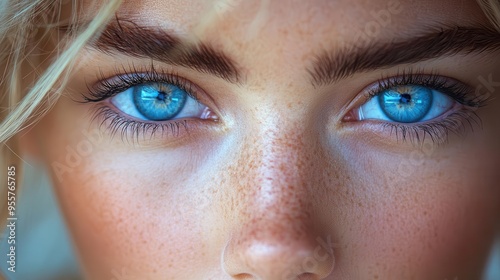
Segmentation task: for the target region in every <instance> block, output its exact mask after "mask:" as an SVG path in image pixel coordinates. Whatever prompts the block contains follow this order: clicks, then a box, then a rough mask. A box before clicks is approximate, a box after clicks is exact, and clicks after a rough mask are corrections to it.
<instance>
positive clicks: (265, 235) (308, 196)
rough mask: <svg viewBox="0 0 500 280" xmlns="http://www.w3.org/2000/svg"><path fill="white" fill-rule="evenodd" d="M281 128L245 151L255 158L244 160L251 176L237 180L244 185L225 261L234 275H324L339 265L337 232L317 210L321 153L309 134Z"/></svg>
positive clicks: (287, 278) (282, 279)
mask: <svg viewBox="0 0 500 280" xmlns="http://www.w3.org/2000/svg"><path fill="white" fill-rule="evenodd" d="M281 132H282V133H281V134H278V133H275V134H273V133H266V134H265V135H260V136H257V137H256V138H255V139H251V140H249V141H252V142H251V143H252V145H251V147H252V149H251V150H250V149H246V151H249V152H248V153H249V154H248V153H245V154H242V155H240V157H242V158H243V159H244V160H246V161H247V162H248V161H251V162H252V163H251V164H246V165H245V164H240V165H239V166H240V167H239V168H241V170H240V172H241V173H240V174H245V175H246V176H244V178H243V177H242V176H240V177H239V181H238V182H236V181H233V184H232V186H231V187H232V188H233V190H234V189H238V191H235V192H233V196H234V197H233V199H232V202H231V205H236V206H235V207H234V208H232V215H231V217H232V220H233V223H232V226H231V230H230V237H229V238H228V240H227V243H226V246H225V248H224V250H223V254H222V266H223V269H224V271H225V272H226V274H228V275H229V276H231V278H232V279H262V280H267V279H269V280H292V279H307V280H319V279H325V277H327V276H328V275H330V274H331V272H332V271H333V268H334V263H335V262H334V252H333V246H332V244H331V239H332V237H331V236H325V233H326V232H323V231H322V230H321V225H320V224H324V222H323V221H319V220H318V219H319V218H318V215H314V213H315V212H317V211H315V207H319V206H318V205H317V202H318V201H319V200H320V198H318V196H319V195H318V193H321V191H319V189H318V188H320V187H321V186H320V185H321V184H322V183H321V181H322V180H321V178H320V177H321V176H322V175H321V170H322V169H321V165H322V161H321V157H320V156H317V154H318V153H317V151H316V152H314V148H312V147H314V146H315V145H314V144H313V143H304V141H307V140H305V139H304V137H302V136H303V135H304V134H288V135H286V133H283V131H281ZM247 147H248V146H247ZM318 165H319V166H318ZM243 166H246V167H243ZM318 171H319V172H318ZM235 177H236V176H235ZM242 178H243V179H242ZM323 187H324V186H323ZM316 214H317V213H316ZM325 240H327V242H325Z"/></svg>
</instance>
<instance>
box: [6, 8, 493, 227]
mask: <svg viewBox="0 0 500 280" xmlns="http://www.w3.org/2000/svg"><path fill="white" fill-rule="evenodd" d="M231 1H233V0H220V1H219V2H218V3H217V4H219V5H218V6H217V5H215V8H217V7H219V10H218V11H215V12H220V11H221V10H220V7H228V6H230V5H228V4H230V3H229V2H231ZM477 1H478V3H479V5H480V6H481V8H482V10H483V11H484V13H485V14H486V16H487V17H488V19H489V20H490V21H491V23H492V24H493V26H494V27H495V28H497V29H498V30H499V32H500V1H498V0H477ZM54 2H55V3H54ZM68 2H69V3H68ZM121 2H122V0H110V1H108V3H107V4H105V5H103V6H101V7H100V8H99V9H98V13H97V14H96V16H94V17H93V19H92V20H91V21H90V22H88V23H85V22H83V23H82V22H79V21H78V16H77V15H78V14H79V13H78V11H77V7H78V0H65V1H46V0H3V1H1V2H0V22H1V23H2V24H1V25H0V65H1V67H2V68H3V72H2V73H1V76H0V77H1V79H0V92H1V94H0V121H1V122H0V156H1V161H0V170H1V171H0V182H1V184H2V186H5V182H6V181H7V178H6V170H7V166H11V165H15V166H16V169H17V173H18V174H19V172H20V171H21V170H20V169H21V164H20V161H21V158H20V157H19V155H17V154H16V151H17V150H18V141H17V139H16V134H17V133H19V132H21V131H22V130H23V129H26V128H27V127H29V126H30V125H32V124H33V123H34V122H36V121H37V120H39V119H40V118H41V117H42V116H43V115H44V113H46V112H47V111H48V110H49V109H50V107H51V106H52V105H53V104H54V103H55V101H56V100H57V99H58V97H59V96H60V91H61V89H62V88H63V87H64V83H65V81H66V80H67V78H68V77H67V75H68V73H69V71H68V70H69V69H70V68H71V67H72V66H73V65H72V61H73V58H74V57H75V56H76V55H77V54H78V53H79V52H80V50H81V49H82V48H83V47H84V45H85V44H86V43H87V41H88V40H91V39H92V38H93V37H94V36H96V34H98V33H99V31H100V30H101V28H102V27H103V26H105V25H106V23H107V21H108V20H110V19H111V18H112V17H113V15H114V13H115V11H116V10H117V9H118V7H119V5H120V4H121ZM267 2H268V0H265V1H263V3H264V4H265V3H267ZM64 4H69V5H71V7H73V10H72V13H71V15H70V17H69V18H67V19H65V21H64V22H63V21H61V18H60V12H61V7H62V5H64ZM264 4H263V5H264ZM47 14H48V16H46V15H47ZM209 15H210V13H209ZM211 16H213V14H212V15H211ZM207 20H208V21H210V16H207V17H206V18H204V19H203V20H201V21H202V22H205V21H207ZM63 26H66V27H69V28H70V29H71V30H72V31H74V32H68V34H70V35H69V36H70V37H68V38H66V40H61V41H64V42H71V43H70V44H69V45H67V46H65V45H62V44H61V45H58V46H57V49H56V50H55V51H56V52H57V54H56V55H55V60H54V61H53V63H52V64H51V65H50V66H49V67H48V69H47V70H46V71H45V72H44V73H42V74H41V75H39V76H38V77H36V82H35V83H34V84H33V85H32V86H31V87H26V86H21V82H23V76H22V75H23V74H24V73H23V69H24V67H26V65H27V64H30V63H31V64H34V65H36V61H30V60H28V59H27V58H28V57H29V55H30V54H31V53H32V52H33V51H35V49H36V45H37V43H38V42H40V41H42V40H44V38H47V37H48V36H49V31H50V30H51V29H53V28H54V27H63ZM202 26H206V24H202ZM198 31H200V30H198ZM200 32H201V31H200ZM18 177H20V176H18ZM18 185H19V184H18ZM0 201H1V202H0V218H1V219H2V220H1V221H0V224H2V223H3V221H5V217H6V215H7V211H6V210H7V192H6V191H5V190H3V189H0Z"/></svg>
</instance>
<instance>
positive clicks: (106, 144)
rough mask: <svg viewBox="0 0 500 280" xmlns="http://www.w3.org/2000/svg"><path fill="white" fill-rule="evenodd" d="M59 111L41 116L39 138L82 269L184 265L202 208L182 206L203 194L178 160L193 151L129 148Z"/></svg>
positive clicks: (193, 250)
mask: <svg viewBox="0 0 500 280" xmlns="http://www.w3.org/2000/svg"><path fill="white" fill-rule="evenodd" d="M80 113H81V114H82V115H84V114H85V112H80ZM60 114H61V112H60V111H58V108H57V107H56V108H54V110H53V111H52V112H51V113H50V114H49V115H47V116H46V117H45V118H44V120H43V121H42V122H41V123H40V124H39V125H40V127H41V128H42V129H43V137H39V138H40V140H41V145H42V147H41V148H42V149H41V150H43V151H44V153H45V154H44V159H45V162H46V164H47V166H50V167H51V170H50V171H51V173H52V174H51V175H52V178H53V181H54V185H55V187H56V193H57V195H58V198H59V201H60V204H61V207H62V209H63V212H64V215H65V217H66V220H67V222H68V224H69V227H70V230H71V232H72V235H73V238H74V240H75V243H76V244H77V249H78V251H79V254H80V256H81V258H82V262H83V263H84V266H85V269H86V272H87V273H89V275H92V277H93V278H98V279H111V278H113V277H116V275H115V274H116V273H118V274H122V273H126V274H127V275H129V276H137V277H139V276H140V277H143V276H145V273H151V277H153V278H154V277H156V278H158V277H159V276H158V275H161V277H162V278H164V277H167V278H173V276H172V277H170V276H165V275H164V274H162V273H164V272H162V271H161V269H164V270H167V271H169V272H170V273H175V272H178V271H183V270H188V269H189V268H190V266H192V265H193V260H196V259H200V257H199V256H197V254H199V252H200V251H202V250H203V248H204V244H200V242H196V241H197V240H200V236H201V235H202V234H201V233H202V229H201V228H200V227H201V223H200V222H199V220H200V219H201V218H202V217H203V215H202V213H199V211H200V210H196V211H195V210H193V211H190V210H189V209H199V207H198V208H197V207H195V205H200V204H201V203H206V201H204V199H205V198H204V197H203V196H196V194H194V195H193V192H191V191H190V190H192V189H193V186H197V185H198V186H199V185H201V184H200V183H199V182H198V183H197V182H193V181H192V180H191V179H190V174H191V171H192V168H191V167H190V165H189V164H184V163H186V162H190V161H195V160H194V159H193V157H190V154H192V153H196V152H197V151H198V150H196V148H193V146H191V151H188V150H186V149H182V148H181V149H175V150H173V151H169V150H166V151H163V150H153V149H151V150H149V151H148V150H147V149H146V150H142V151H138V150H134V149H133V148H131V147H129V146H127V145H125V144H124V143H123V142H122V141H121V140H120V137H116V138H117V140H116V141H115V140H113V141H111V140H109V139H108V137H103V134H104V132H103V133H102V134H100V133H99V132H98V130H93V129H92V128H90V129H89V128H88V123H80V122H78V121H76V122H75V121H73V122H72V123H71V124H70V123H65V122H64V118H60V117H57V116H60ZM62 132H64V133H62ZM56 135H57V136H56ZM60 135H64V137H60ZM123 147H125V148H123ZM169 158H175V159H185V161H186V162H182V160H177V161H175V160H168V159H169ZM196 162H198V163H200V162H201V161H196ZM188 264H189V266H188ZM173 267H175V269H173ZM154 275H156V276H154ZM170 275H171V274H170ZM133 278H134V277H133Z"/></svg>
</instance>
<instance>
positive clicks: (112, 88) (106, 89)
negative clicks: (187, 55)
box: [82, 65, 198, 103]
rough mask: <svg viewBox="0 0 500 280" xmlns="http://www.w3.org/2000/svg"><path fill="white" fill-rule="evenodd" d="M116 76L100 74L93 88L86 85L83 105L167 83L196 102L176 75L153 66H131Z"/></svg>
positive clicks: (190, 89) (189, 87)
mask: <svg viewBox="0 0 500 280" xmlns="http://www.w3.org/2000/svg"><path fill="white" fill-rule="evenodd" d="M116 72H117V73H120V74H117V75H115V77H114V78H113V79H106V78H105V77H104V75H103V74H102V73H100V75H99V76H100V78H99V80H100V81H99V82H98V83H96V84H95V85H93V86H89V85H87V89H88V93H86V94H84V93H82V98H83V100H84V101H83V102H84V103H88V102H100V101H103V100H106V99H108V98H110V97H113V96H115V95H116V94H118V93H121V92H123V91H125V90H127V89H129V88H131V87H133V86H136V85H140V84H145V83H168V84H172V85H174V86H177V87H179V88H180V89H182V90H184V91H186V93H187V94H188V95H189V96H190V97H192V98H193V99H195V100H198V98H197V95H196V92H195V91H193V89H192V85H191V84H189V83H187V82H186V81H185V80H184V79H182V78H181V77H180V76H179V75H177V74H175V73H174V74H167V73H165V72H163V71H158V70H156V69H155V67H154V66H153V65H151V66H150V67H149V68H139V69H138V68H136V67H135V66H131V69H130V70H127V69H125V68H123V69H122V70H121V71H118V70H116Z"/></svg>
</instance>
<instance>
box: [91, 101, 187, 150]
mask: <svg viewBox="0 0 500 280" xmlns="http://www.w3.org/2000/svg"><path fill="white" fill-rule="evenodd" d="M97 119H98V120H99V127H100V128H101V127H102V126H103V125H106V122H109V123H108V124H107V128H108V130H109V133H110V135H111V137H114V136H116V135H117V134H119V135H120V137H121V139H122V140H127V141H128V140H129V138H128V137H129V136H131V137H132V140H133V141H132V142H134V141H136V142H138V141H139V138H140V136H141V135H142V136H143V138H144V139H146V135H149V139H151V138H152V137H153V136H154V135H155V134H156V133H161V135H162V136H163V135H165V133H169V134H170V135H173V136H174V137H176V136H177V135H178V134H179V131H180V129H186V130H187V128H188V127H187V122H188V121H187V120H171V121H168V122H162V123H155V122H143V121H135V120H132V119H129V118H126V117H123V116H121V115H120V114H119V113H117V112H115V110H113V109H111V108H110V107H109V106H102V107H99V108H97V109H96V111H95V112H94V114H93V117H92V121H95V120H97ZM129 133H130V134H129Z"/></svg>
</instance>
